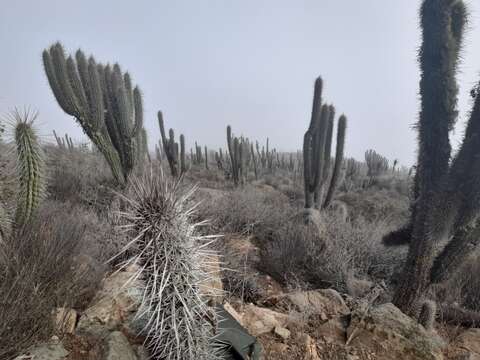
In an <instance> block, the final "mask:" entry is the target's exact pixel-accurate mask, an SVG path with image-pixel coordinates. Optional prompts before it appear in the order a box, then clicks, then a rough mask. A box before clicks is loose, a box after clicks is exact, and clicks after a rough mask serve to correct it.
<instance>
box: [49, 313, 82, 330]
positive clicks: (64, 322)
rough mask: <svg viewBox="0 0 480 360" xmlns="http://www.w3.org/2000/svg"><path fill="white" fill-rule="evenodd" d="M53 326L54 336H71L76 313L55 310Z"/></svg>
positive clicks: (75, 322) (75, 321) (75, 323)
mask: <svg viewBox="0 0 480 360" xmlns="http://www.w3.org/2000/svg"><path fill="white" fill-rule="evenodd" d="M52 317H53V326H54V330H55V333H56V334H60V335H61V334H73V333H74V332H75V327H76V325H77V312H76V311H75V310H73V309H68V308H57V309H55V310H54V312H53V315H52Z"/></svg>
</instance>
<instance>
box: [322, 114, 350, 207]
mask: <svg viewBox="0 0 480 360" xmlns="http://www.w3.org/2000/svg"><path fill="white" fill-rule="evenodd" d="M346 130H347V118H346V116H345V115H342V116H340V119H338V129H337V145H336V146H337V148H336V152H335V164H334V166H333V172H332V178H331V180H330V186H329V188H328V191H327V195H326V196H325V200H324V202H323V207H324V208H326V207H328V206H329V205H330V203H331V202H332V199H333V194H334V192H335V190H336V189H337V187H338V184H339V182H340V181H339V180H340V172H341V168H342V164H343V152H344V148H345V133H346Z"/></svg>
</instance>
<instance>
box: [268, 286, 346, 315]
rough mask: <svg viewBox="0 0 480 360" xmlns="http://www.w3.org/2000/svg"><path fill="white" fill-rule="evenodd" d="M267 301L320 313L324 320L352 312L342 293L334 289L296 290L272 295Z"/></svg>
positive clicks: (302, 310)
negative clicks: (275, 295)
mask: <svg viewBox="0 0 480 360" xmlns="http://www.w3.org/2000/svg"><path fill="white" fill-rule="evenodd" d="M266 303H270V304H273V305H276V306H279V307H281V308H285V309H290V308H291V307H293V308H295V310H297V311H299V312H302V313H305V312H307V313H310V314H319V315H321V316H322V317H323V320H327V319H328V318H330V317H333V316H337V315H346V314H348V313H350V309H349V308H348V306H347V305H346V304H345V301H344V300H343V298H342V297H341V295H340V294H339V293H338V292H337V291H335V290H333V289H321V290H310V291H300V292H294V293H290V294H285V295H280V296H277V297H271V298H269V299H267V300H266Z"/></svg>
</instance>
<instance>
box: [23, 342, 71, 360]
mask: <svg viewBox="0 0 480 360" xmlns="http://www.w3.org/2000/svg"><path fill="white" fill-rule="evenodd" d="M68 354H69V352H68V351H67V350H65V348H64V347H63V345H62V343H61V342H50V343H45V344H40V345H37V346H35V347H34V348H32V349H31V350H29V351H28V352H27V353H25V354H24V355H20V356H17V357H16V358H15V359H14V360H64V359H65V358H66V357H67V355H68Z"/></svg>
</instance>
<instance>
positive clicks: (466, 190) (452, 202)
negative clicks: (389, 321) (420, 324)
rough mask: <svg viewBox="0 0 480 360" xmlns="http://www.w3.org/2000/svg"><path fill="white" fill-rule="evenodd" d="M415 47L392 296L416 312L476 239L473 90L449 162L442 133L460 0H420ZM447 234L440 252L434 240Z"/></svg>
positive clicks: (452, 92) (451, 90) (479, 166)
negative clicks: (411, 136)
mask: <svg viewBox="0 0 480 360" xmlns="http://www.w3.org/2000/svg"><path fill="white" fill-rule="evenodd" d="M420 15H421V28H422V35H423V41H422V45H421V48H420V56H419V62H420V69H421V80H420V96H421V110H420V117H419V122H418V125H417V129H418V133H419V134H418V139H419V150H418V161H417V170H416V173H415V180H414V199H415V203H414V205H413V206H412V218H411V224H409V225H407V226H406V227H405V228H404V237H405V238H409V241H408V243H409V252H408V256H407V261H406V264H405V267H404V271H403V273H402V276H401V277H400V281H399V285H398V288H397V290H396V292H395V295H394V297H393V302H394V303H395V305H397V306H398V307H399V308H400V309H401V310H402V311H404V312H405V313H407V314H409V315H411V316H414V317H417V318H418V316H419V313H420V306H421V304H420V303H421V299H422V298H423V297H424V296H425V294H426V293H427V292H428V290H429V288H430V286H431V285H432V284H436V283H440V282H443V281H445V280H447V279H448V278H449V277H450V276H451V275H452V274H453V273H454V272H455V271H456V270H457V269H458V267H459V265H460V264H461V263H462V262H463V261H464V260H465V259H466V258H467V257H468V255H469V254H471V252H472V251H473V250H474V249H475V248H476V247H477V245H478V243H479V239H480V236H479V235H480V224H479V223H478V217H479V211H480V182H479V181H478V174H479V172H480V137H479V136H478V134H479V133H480V96H476V97H475V101H474V106H473V110H472V112H471V114H470V118H469V120H468V122H467V127H466V131H465V135H464V139H463V142H462V144H461V146H460V149H459V151H458V152H457V154H456V155H455V156H454V157H453V160H451V145H450V139H449V132H450V130H451V129H452V128H453V125H454V124H455V121H456V118H457V113H458V112H457V108H456V105H457V95H458V85H457V82H456V72H457V66H458V60H459V56H460V49H461V46H462V38H463V30H464V27H465V23H466V20H467V12H466V8H465V5H464V3H463V1H461V0H456V1H455V0H424V1H423V4H422V9H421V12H420ZM443 239H446V240H447V239H450V241H449V242H448V244H447V245H446V246H445V247H443V249H442V250H441V252H440V254H439V255H438V256H435V255H436V243H437V242H438V241H440V240H443Z"/></svg>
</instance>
